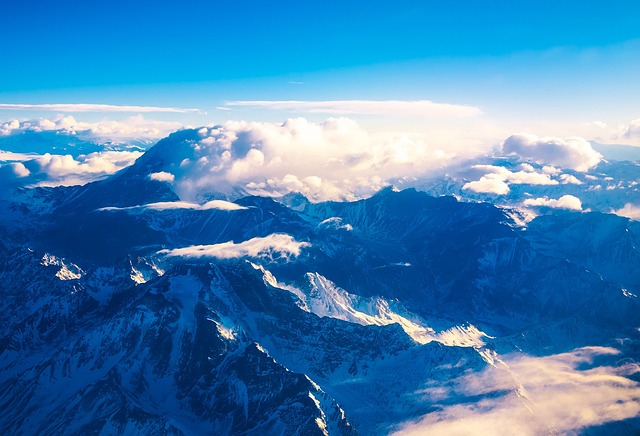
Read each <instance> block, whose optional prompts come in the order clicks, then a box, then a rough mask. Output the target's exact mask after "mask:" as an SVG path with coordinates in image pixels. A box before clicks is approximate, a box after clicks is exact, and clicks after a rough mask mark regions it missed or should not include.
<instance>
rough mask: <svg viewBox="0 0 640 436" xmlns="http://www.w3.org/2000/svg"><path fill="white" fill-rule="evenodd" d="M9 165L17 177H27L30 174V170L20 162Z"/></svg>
mask: <svg viewBox="0 0 640 436" xmlns="http://www.w3.org/2000/svg"><path fill="white" fill-rule="evenodd" d="M9 166H11V169H12V170H13V173H14V174H15V175H16V176H17V177H27V176H28V175H29V174H31V171H29V170H28V169H27V167H25V166H24V164H23V163H22V162H13V163H10V164H9Z"/></svg>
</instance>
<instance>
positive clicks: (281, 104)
mask: <svg viewBox="0 0 640 436" xmlns="http://www.w3.org/2000/svg"><path fill="white" fill-rule="evenodd" d="M225 105H226V106H234V107H247V108H261V109H269V110H285V111H292V112H306V113H321V114H333V115H405V116H406V115H409V116H423V117H472V116H477V115H480V114H481V113H482V111H481V110H480V109H479V108H477V107H475V106H468V105H460V104H450V103H434V102H432V101H429V100H411V101H407V100H327V101H304V100H235V101H227V102H226V103H225Z"/></svg>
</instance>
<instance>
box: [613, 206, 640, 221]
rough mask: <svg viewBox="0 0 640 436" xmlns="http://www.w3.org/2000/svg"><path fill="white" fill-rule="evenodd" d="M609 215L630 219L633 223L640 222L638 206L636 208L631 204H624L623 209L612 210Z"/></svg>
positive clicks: (639, 208)
mask: <svg viewBox="0 0 640 436" xmlns="http://www.w3.org/2000/svg"><path fill="white" fill-rule="evenodd" d="M611 213H614V214H616V215H618V216H623V217H625V218H629V219H632V220H634V221H640V206H636V205H635V204H633V203H626V204H625V205H624V207H622V208H620V209H617V210H612V211H611Z"/></svg>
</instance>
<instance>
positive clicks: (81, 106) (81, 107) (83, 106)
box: [0, 103, 203, 113]
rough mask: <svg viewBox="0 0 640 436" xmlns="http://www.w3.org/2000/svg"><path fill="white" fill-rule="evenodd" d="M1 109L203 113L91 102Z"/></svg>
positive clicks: (4, 107)
mask: <svg viewBox="0 0 640 436" xmlns="http://www.w3.org/2000/svg"><path fill="white" fill-rule="evenodd" d="M0 110H10V111H28V110H39V111H56V112H135V113H140V112H170V113H193V112H195V113H203V111H202V110H200V109H195V108H177V107H160V106H123V105H113V104H91V103H55V104H13V103H0Z"/></svg>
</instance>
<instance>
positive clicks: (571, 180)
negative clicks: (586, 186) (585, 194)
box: [559, 174, 582, 185]
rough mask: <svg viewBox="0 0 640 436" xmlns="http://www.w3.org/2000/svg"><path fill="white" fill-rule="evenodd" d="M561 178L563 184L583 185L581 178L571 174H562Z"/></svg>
mask: <svg viewBox="0 0 640 436" xmlns="http://www.w3.org/2000/svg"><path fill="white" fill-rule="evenodd" d="M559 179H560V183H562V184H563V185H582V182H581V181H580V179H578V178H577V177H576V176H573V175H571V174H560V177H559Z"/></svg>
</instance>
